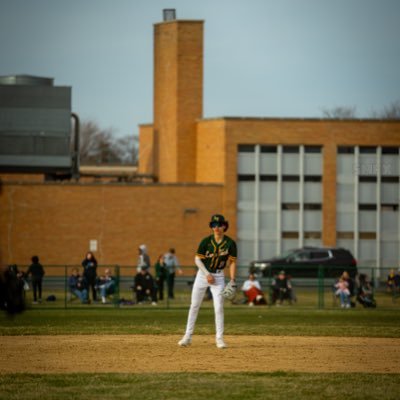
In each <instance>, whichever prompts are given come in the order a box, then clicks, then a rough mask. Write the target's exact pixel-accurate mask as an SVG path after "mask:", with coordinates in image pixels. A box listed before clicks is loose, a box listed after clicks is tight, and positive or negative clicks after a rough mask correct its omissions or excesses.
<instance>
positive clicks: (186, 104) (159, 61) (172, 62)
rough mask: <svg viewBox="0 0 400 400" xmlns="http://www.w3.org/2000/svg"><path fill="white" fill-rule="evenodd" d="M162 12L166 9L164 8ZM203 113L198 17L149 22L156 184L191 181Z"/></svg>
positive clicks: (200, 29) (194, 175)
mask: <svg viewBox="0 0 400 400" xmlns="http://www.w3.org/2000/svg"><path fill="white" fill-rule="evenodd" d="M164 11H165V10H164ZM202 113H203V21H185V20H176V19H175V16H174V15H173V17H172V18H171V20H168V18H166V17H165V13H164V21H163V22H161V23H157V24H155V25H154V158H155V163H154V167H155V171H154V172H155V174H156V176H157V177H158V180H159V182H195V180H196V121H197V119H199V118H201V117H202Z"/></svg>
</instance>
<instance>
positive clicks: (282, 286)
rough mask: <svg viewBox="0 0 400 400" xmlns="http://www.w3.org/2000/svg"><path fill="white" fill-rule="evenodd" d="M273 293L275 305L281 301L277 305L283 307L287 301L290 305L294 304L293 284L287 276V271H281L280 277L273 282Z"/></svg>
mask: <svg viewBox="0 0 400 400" xmlns="http://www.w3.org/2000/svg"><path fill="white" fill-rule="evenodd" d="M272 291H273V293H272V302H273V303H275V302H277V301H278V300H279V303H277V305H282V304H283V301H284V300H285V299H286V300H288V301H289V304H292V300H293V294H292V283H291V281H290V279H289V278H288V276H286V273H285V271H280V272H279V274H278V276H277V277H276V278H275V279H274V280H273V281H272Z"/></svg>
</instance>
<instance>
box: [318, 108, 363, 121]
mask: <svg viewBox="0 0 400 400" xmlns="http://www.w3.org/2000/svg"><path fill="white" fill-rule="evenodd" d="M322 114H323V116H324V118H329V119H355V118H357V117H356V114H357V109H356V107H354V106H353V107H348V106H341V107H334V108H329V109H328V108H323V109H322Z"/></svg>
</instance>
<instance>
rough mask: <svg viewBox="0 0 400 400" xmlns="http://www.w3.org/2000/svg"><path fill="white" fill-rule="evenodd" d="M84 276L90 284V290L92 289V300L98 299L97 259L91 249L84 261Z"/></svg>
mask: <svg viewBox="0 0 400 400" xmlns="http://www.w3.org/2000/svg"><path fill="white" fill-rule="evenodd" d="M82 267H83V276H84V278H85V279H86V282H87V285H88V292H89V290H90V289H92V300H93V301H97V294H96V280H97V260H96V258H95V256H94V254H93V253H92V252H91V251H89V252H88V253H87V254H86V257H85V259H84V260H83V261H82Z"/></svg>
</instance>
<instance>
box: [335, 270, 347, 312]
mask: <svg viewBox="0 0 400 400" xmlns="http://www.w3.org/2000/svg"><path fill="white" fill-rule="evenodd" d="M334 287H335V289H336V291H335V295H336V296H339V299H340V306H341V307H342V308H350V307H351V305H350V290H349V284H348V282H347V280H346V279H344V278H343V276H341V277H340V278H339V280H338V282H337V283H335V285H334Z"/></svg>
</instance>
